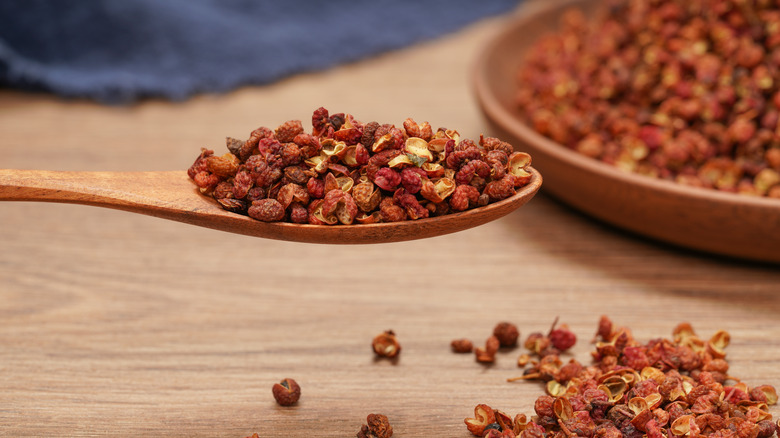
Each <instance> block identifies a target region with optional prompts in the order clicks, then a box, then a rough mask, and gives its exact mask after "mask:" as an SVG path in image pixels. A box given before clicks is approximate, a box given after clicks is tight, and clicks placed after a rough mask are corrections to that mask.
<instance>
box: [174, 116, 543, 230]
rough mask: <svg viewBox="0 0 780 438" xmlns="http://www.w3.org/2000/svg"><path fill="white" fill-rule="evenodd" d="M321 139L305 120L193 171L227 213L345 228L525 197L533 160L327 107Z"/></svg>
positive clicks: (501, 146)
mask: <svg viewBox="0 0 780 438" xmlns="http://www.w3.org/2000/svg"><path fill="white" fill-rule="evenodd" d="M312 127H313V129H312V132H311V134H307V133H305V132H304V129H303V125H302V123H301V122H300V121H298V120H292V121H288V122H285V123H283V124H282V125H281V126H279V127H278V128H277V129H276V130H271V129H269V128H266V127H260V128H258V129H256V130H254V131H252V133H251V134H250V136H249V138H248V139H247V140H239V139H234V138H227V139H226V143H227V148H228V151H229V152H228V153H226V154H224V155H222V156H216V155H214V151H213V150H209V149H203V150H202V151H201V153H200V154H199V155H198V157H197V159H196V160H195V162H194V163H193V164H192V166H191V167H190V168H189V170H188V171H187V174H188V175H189V177H190V178H191V179H192V180H193V181H194V182H195V185H196V186H197V187H198V188H199V189H200V191H201V193H203V194H205V195H210V196H211V197H213V198H214V199H215V200H216V201H217V203H219V204H220V205H221V206H222V207H223V208H224V209H225V210H228V211H231V212H234V213H239V214H244V215H248V216H249V217H252V218H254V219H257V220H259V221H263V222H278V221H288V222H293V223H300V224H306V223H308V224H313V225H337V224H344V225H350V224H367V223H376V222H396V221H403V220H417V219H424V218H427V217H430V216H440V215H444V214H448V213H452V212H459V211H464V210H467V209H471V208H476V207H480V206H484V205H486V204H488V203H491V202H496V201H500V200H502V199H505V198H508V197H510V196H512V195H514V194H515V191H516V189H517V188H519V187H522V186H524V185H526V184H528V182H529V181H530V179H531V173H530V172H529V171H528V167H529V166H530V164H531V157H530V155H528V154H527V153H524V152H515V151H513V149H512V146H511V145H509V144H508V143H506V142H502V141H500V140H498V139H496V138H492V137H482V136H480V139H479V142H475V141H473V140H470V139H466V138H461V137H460V134H458V132H457V131H454V130H449V129H445V128H439V129H438V130H437V131H435V132H434V131H433V130H432V129H431V126H430V124H429V123H428V122H423V123H420V124H418V123H417V122H415V121H414V120H412V119H406V120H405V121H404V123H403V126H402V127H401V128H397V127H396V126H394V125H391V124H379V123H377V122H369V123H365V124H364V123H362V122H360V121H358V120H356V119H355V118H354V117H353V116H352V115H350V114H341V113H339V114H333V115H329V113H328V110H326V109H325V108H319V109H317V110H316V111H314V114H313V116H312Z"/></svg>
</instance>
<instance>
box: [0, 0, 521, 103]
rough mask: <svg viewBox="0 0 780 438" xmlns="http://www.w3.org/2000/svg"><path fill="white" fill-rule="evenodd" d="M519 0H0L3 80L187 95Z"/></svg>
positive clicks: (81, 93)
mask: <svg viewBox="0 0 780 438" xmlns="http://www.w3.org/2000/svg"><path fill="white" fill-rule="evenodd" d="M519 1H520V0H487V1H475V0H367V1H358V0H328V1H314V0H277V1H270V0H265V1H253V0H91V1H83V2H78V1H76V2H70V1H60V0H4V1H0V86H3V87H13V88H20V89H27V90H43V91H48V92H51V93H55V94H58V95H61V96H67V97H83V98H89V99H94V100H98V101H101V102H106V103H123V102H131V101H134V100H137V99H140V98H144V97H163V98H168V99H174V100H178V99H184V98H186V97H188V96H191V95H192V94H194V93H200V92H224V91H227V90H230V89H233V88H236V87H238V86H242V85H247V84H263V83H268V82H271V81H274V80H277V79H279V78H282V77H284V76H287V75H290V74H294V73H299V72H304V71H311V70H317V69H324V68H327V67H331V66H333V65H336V64H339V63H344V62H348V61H354V60H357V59H360V58H363V57H366V56H369V55H372V54H377V53H380V52H384V51H387V50H391V49H396V48H399V47H403V46H406V45H409V44H412V43H415V42H418V41H422V40H425V39H430V38H433V37H436V36H439V35H442V34H444V33H446V32H451V31H454V30H456V29H458V28H460V27H462V26H464V25H466V24H469V23H471V22H473V21H476V20H478V19H481V18H484V17H487V16H490V15H496V14H500V13H503V12H507V11H509V10H511V9H513V8H514V7H516V6H517V4H518V2H519Z"/></svg>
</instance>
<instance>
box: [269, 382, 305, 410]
mask: <svg viewBox="0 0 780 438" xmlns="http://www.w3.org/2000/svg"><path fill="white" fill-rule="evenodd" d="M271 392H272V393H273V395H274V399H276V402H277V403H279V405H281V406H292V405H294V404H295V403H297V402H298V399H300V398H301V387H300V386H299V385H298V383H297V382H296V381H295V380H293V379H290V378H287V379H284V380H282V381H281V382H279V383H275V384H274V386H273V387H272V388H271Z"/></svg>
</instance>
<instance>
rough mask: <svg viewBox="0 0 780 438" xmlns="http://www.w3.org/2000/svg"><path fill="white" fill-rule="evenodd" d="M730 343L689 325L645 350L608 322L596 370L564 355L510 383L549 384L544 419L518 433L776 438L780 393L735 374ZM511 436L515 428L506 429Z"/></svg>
mask: <svg viewBox="0 0 780 438" xmlns="http://www.w3.org/2000/svg"><path fill="white" fill-rule="evenodd" d="M552 332H554V330H553V331H551V333H552ZM539 339H544V336H543V335H541V334H539V335H537V336H532V339H531V342H530V343H528V342H527V344H526V346H527V347H528V346H532V347H533V346H536V345H538V340H539ZM729 342H730V335H729V334H728V333H727V332H725V331H722V330H721V331H718V332H716V333H715V334H713V335H712V336H711V337H710V338H701V337H699V336H698V335H697V334H696V333H695V331H694V330H693V328H692V327H691V325H690V324H688V323H681V324H679V325H678V326H677V327H675V329H674V330H673V332H672V338H671V339H660V338H659V339H653V340H651V341H648V342H646V343H641V342H639V341H637V340H636V339H635V338H634V337H633V335H632V334H631V331H630V330H628V329H627V328H624V327H616V326H615V325H614V324H612V321H610V320H609V318H607V317H606V316H602V317H601V320H600V321H599V324H598V329H597V334H596V339H595V348H594V351H593V352H592V358H593V363H592V364H591V365H587V366H586V365H584V364H582V363H580V362H578V361H577V360H575V359H571V360H569V361H568V362H567V363H565V364H564V363H563V361H561V360H560V358H559V357H558V355H557V354H548V355H544V356H543V357H541V359H540V360H539V361H538V362H534V363H533V365H532V366H530V367H529V368H527V369H526V370H525V372H524V375H523V376H522V377H519V378H511V379H508V380H509V381H516V380H539V381H542V382H544V383H545V392H546V394H544V395H542V396H540V397H539V398H537V400H536V402H535V403H534V411H535V414H536V415H534V416H532V417H530V419H528V420H526V417H525V415H522V414H521V415H518V416H516V417H515V420H514V421H513V424H512V426H511V432H512V433H513V434H515V435H517V436H520V437H524V438H531V437H537V438H540V437H556V438H557V437H563V436H566V437H570V436H582V437H600V438H603V437H615V438H617V437H636V438H639V437H641V436H647V437H648V438H690V437H699V436H710V437H715V438H726V437H755V438H770V437H772V436H774V435H775V434H776V431H777V429H778V424H776V423H774V422H773V421H772V415H771V414H770V413H769V406H772V405H775V404H777V401H778V396H777V391H776V389H775V388H774V387H773V386H771V385H758V386H753V387H751V386H749V385H748V384H746V383H744V382H741V381H739V380H738V379H736V378H735V377H733V376H730V375H729V374H727V373H728V370H729V366H728V362H727V361H726V352H725V348H726V347H727V346H728V344H729ZM492 409H493V408H491V407H490V406H487V405H484V404H480V405H478V406H477V409H476V410H475V418H473V419H466V424H467V426H469V427H468V428H469V431H471V432H472V433H474V434H475V435H477V436H479V434H478V433H482V431H483V430H484V429H482V430H479V427H483V428H484V427H485V425H483V424H482V423H484V422H485V421H487V420H489V419H490V417H489V415H487V414H485V413H486V412H490V411H491V410H492ZM494 412H500V411H494ZM501 418H502V419H506V418H509V416H508V415H507V414H503V413H502V415H501ZM509 430H510V426H509V425H508V422H505V424H504V425H502V426H501V427H499V431H500V432H504V431H509ZM490 433H493V434H495V433H494V432H490Z"/></svg>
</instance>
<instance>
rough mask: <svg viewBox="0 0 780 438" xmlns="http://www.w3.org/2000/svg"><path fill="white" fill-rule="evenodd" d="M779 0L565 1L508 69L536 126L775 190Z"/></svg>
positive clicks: (608, 150)
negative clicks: (598, 4)
mask: <svg viewBox="0 0 780 438" xmlns="http://www.w3.org/2000/svg"><path fill="white" fill-rule="evenodd" d="M778 29H780V4H778V3H777V2H776V1H741V0H662V1H651V0H635V1H619V0H611V1H607V2H606V5H604V7H602V8H601V10H600V13H598V14H596V15H595V17H593V18H592V19H589V18H586V17H585V16H584V15H583V14H582V13H581V12H580V11H579V10H577V9H572V10H571V11H569V12H567V13H565V14H564V15H563V17H562V19H561V29H560V31H559V32H558V33H557V34H553V35H548V36H545V37H542V38H541V39H540V40H539V41H537V42H536V44H535V45H534V46H533V47H532V48H531V49H530V51H529V52H528V53H527V56H526V59H525V62H524V64H523V66H522V67H521V68H520V71H519V74H518V90H517V102H518V105H519V107H520V108H522V110H523V111H524V112H525V115H526V119H527V122H528V123H529V125H531V126H532V127H533V128H534V129H535V130H536V131H538V132H539V133H541V134H543V135H545V136H547V137H549V138H551V139H552V140H554V141H556V142H558V143H561V144H562V145H564V146H566V147H568V148H571V149H573V150H575V151H578V152H580V153H582V154H584V155H586V156H589V157H592V158H595V159H598V160H601V161H603V162H605V163H608V164H611V165H614V166H616V167H618V168H620V169H622V170H626V171H631V172H635V173H639V174H642V175H647V176H651V177H656V178H662V179H666V180H672V181H676V182H678V183H681V184H686V185H693V186H696V187H705V188H713V189H719V190H722V191H728V192H738V193H744V194H749V195H758V196H771V197H780V189H775V187H778V186H780V163H778V159H777V158H776V157H777V156H779V155H780V125H779V124H778V117H779V115H780V30H778Z"/></svg>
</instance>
